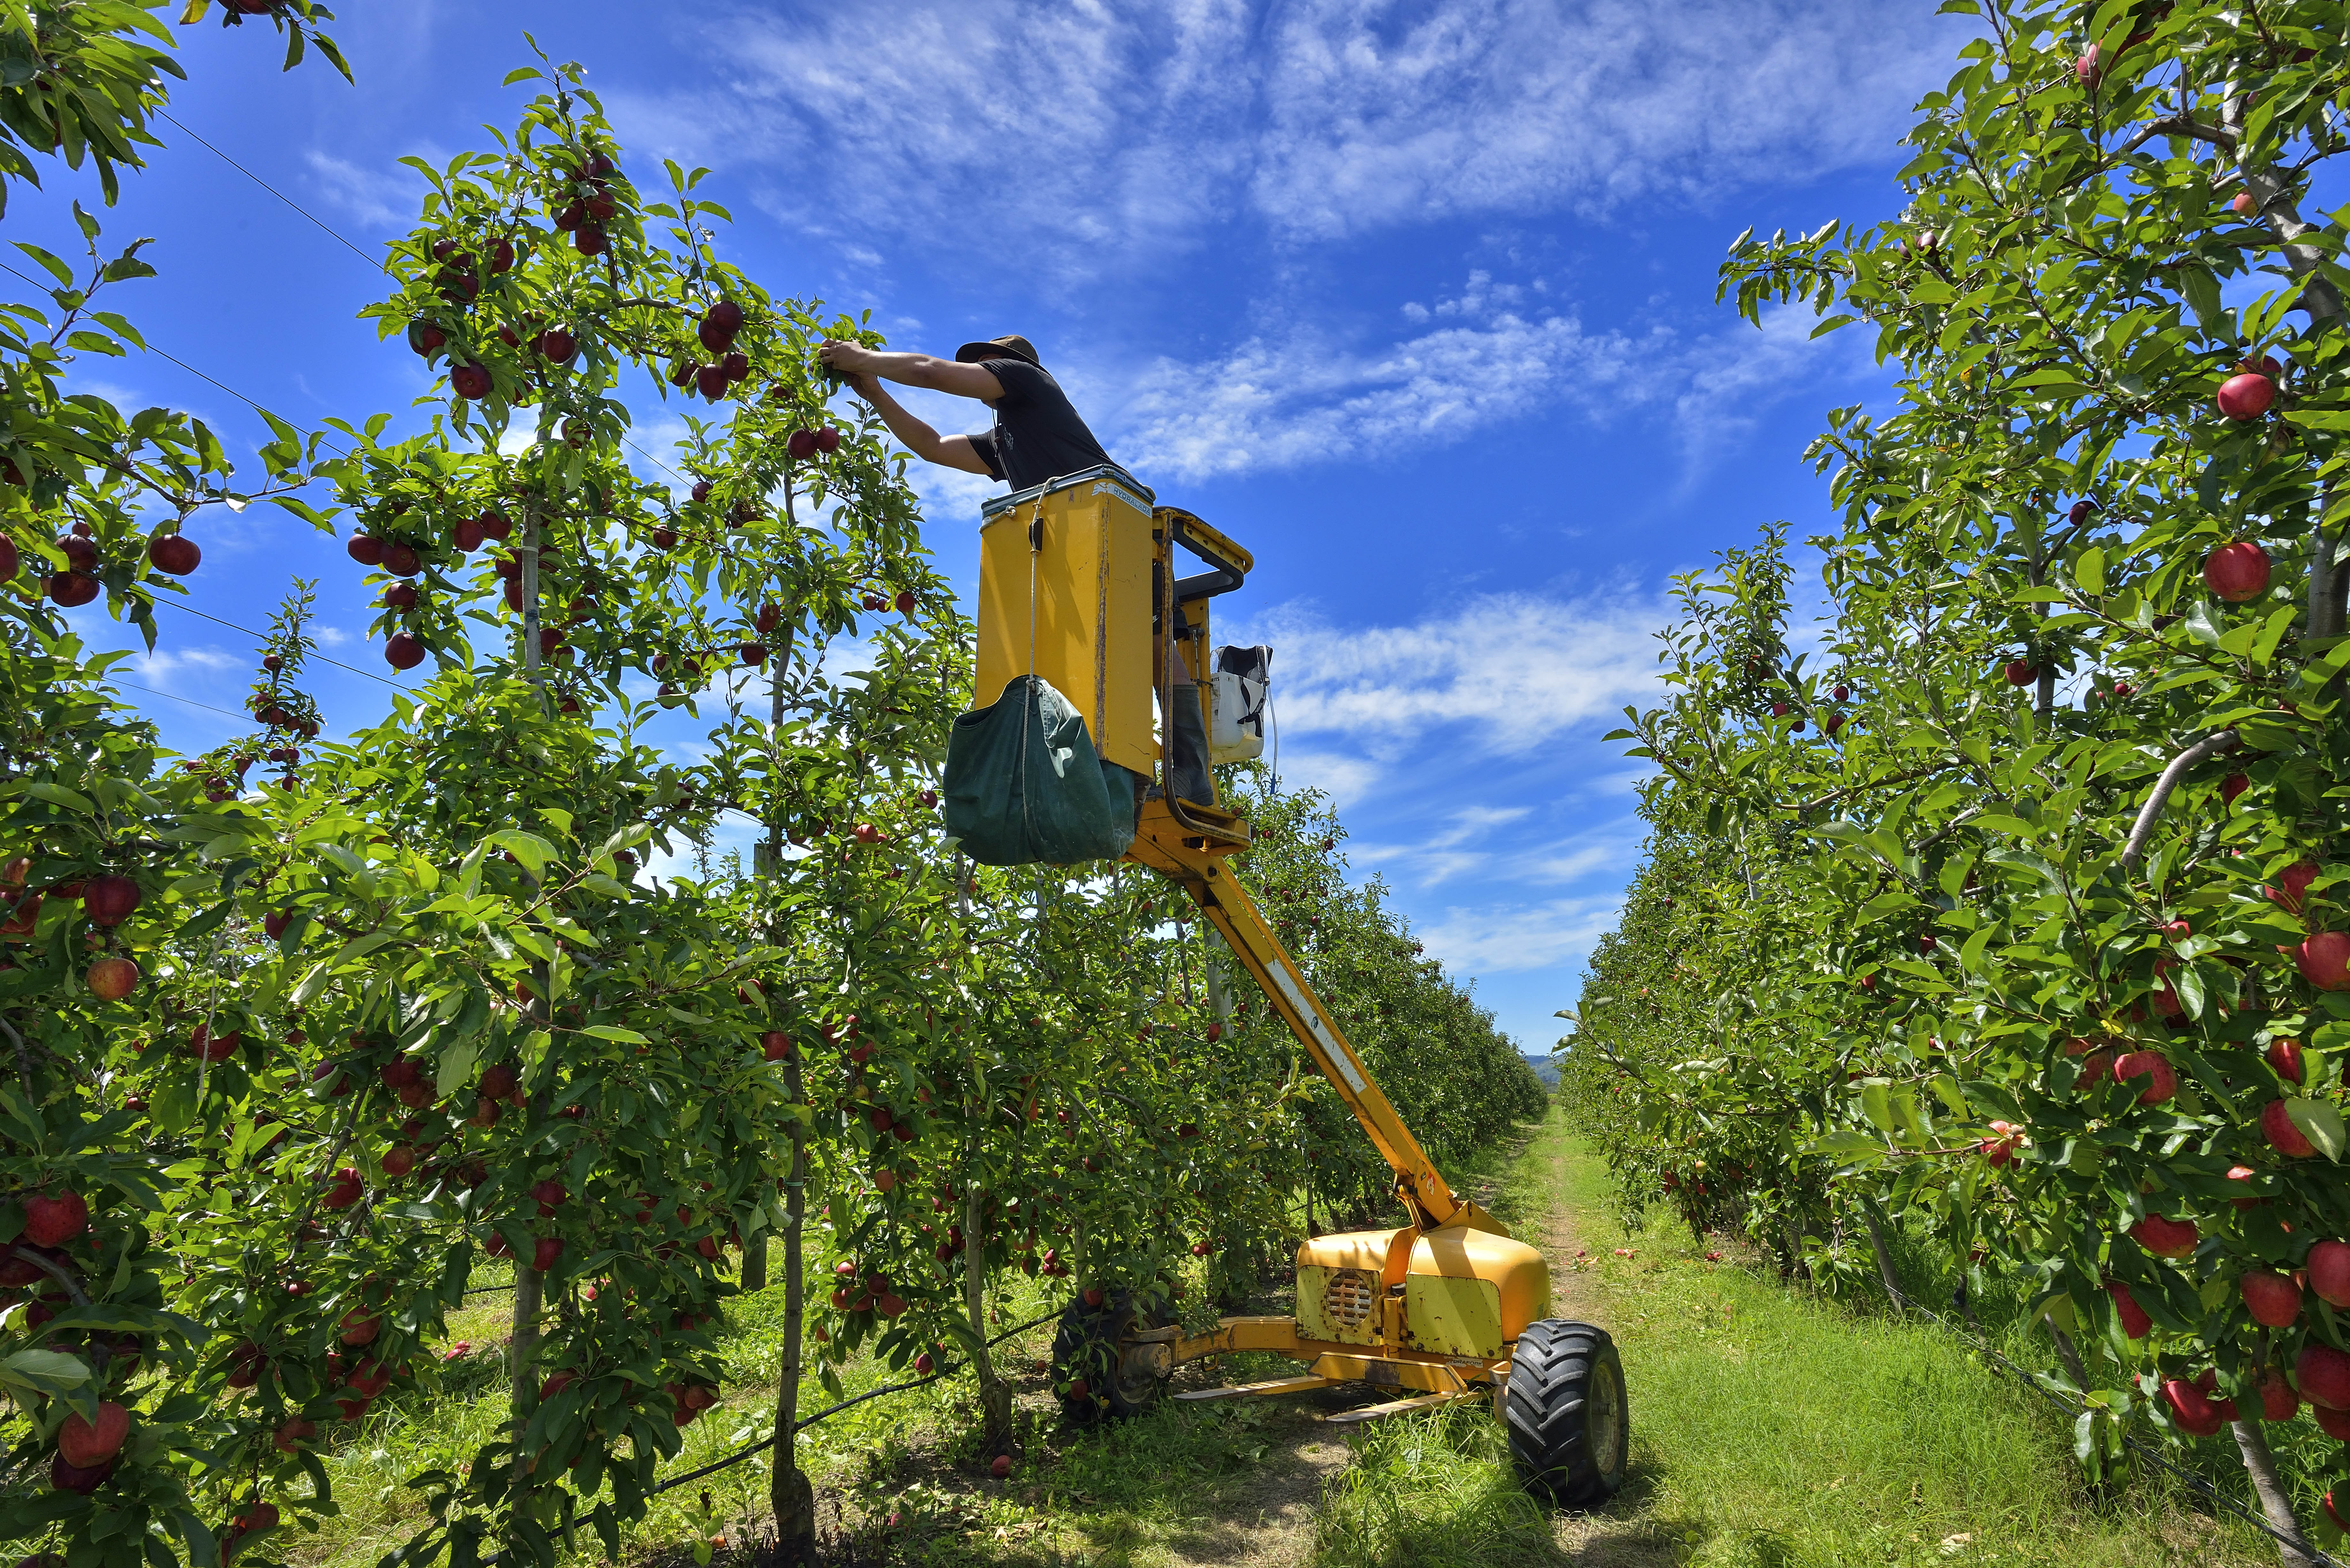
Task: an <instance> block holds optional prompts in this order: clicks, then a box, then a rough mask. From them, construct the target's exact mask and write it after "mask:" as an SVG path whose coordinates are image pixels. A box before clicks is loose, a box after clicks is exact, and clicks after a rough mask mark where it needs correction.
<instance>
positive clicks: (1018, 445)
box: [971, 359, 1110, 490]
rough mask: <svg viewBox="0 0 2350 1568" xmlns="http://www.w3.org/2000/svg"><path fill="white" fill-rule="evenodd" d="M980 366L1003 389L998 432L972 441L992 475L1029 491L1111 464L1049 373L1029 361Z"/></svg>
mask: <svg viewBox="0 0 2350 1568" xmlns="http://www.w3.org/2000/svg"><path fill="white" fill-rule="evenodd" d="M980 366H981V368H982V369H985V370H986V371H988V372H989V373H990V374H992V375H993V376H994V378H995V380H996V384H997V385H998V386H1001V387H1002V388H1003V397H1001V398H999V399H997V400H996V401H995V428H994V429H993V430H992V431H983V432H982V433H980V434H978V435H974V436H972V438H971V445H972V451H974V452H978V453H979V460H980V462H983V463H985V464H987V472H989V473H991V474H993V475H994V476H995V477H996V478H997V479H1001V480H1003V481H1005V482H1007V483H1010V485H1011V486H1012V488H1013V489H1014V490H1025V489H1027V488H1028V487H1029V486H1030V485H1032V484H1042V483H1045V481H1046V480H1048V479H1058V478H1060V477H1061V476H1062V475H1063V474H1065V473H1077V472H1083V471H1084V470H1086V469H1088V468H1092V467H1094V466H1096V465H1097V464H1099V463H1105V462H1109V461H1110V456H1109V453H1107V452H1104V451H1102V445H1101V442H1099V441H1096V440H1095V439H1094V432H1093V431H1089V430H1087V428H1086V421H1083V420H1081V419H1079V418H1078V417H1077V410H1076V409H1075V408H1074V407H1072V406H1071V405H1070V402H1069V396H1068V394H1067V393H1066V392H1064V391H1062V390H1061V384H1060V383H1059V382H1058V381H1055V379H1053V378H1052V376H1051V375H1050V374H1049V373H1047V372H1046V371H1045V370H1043V369H1038V368H1037V367H1036V366H1035V365H1031V364H1029V363H1028V362H1027V361H1026V360H1025V359H983V360H981V361H980Z"/></svg>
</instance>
